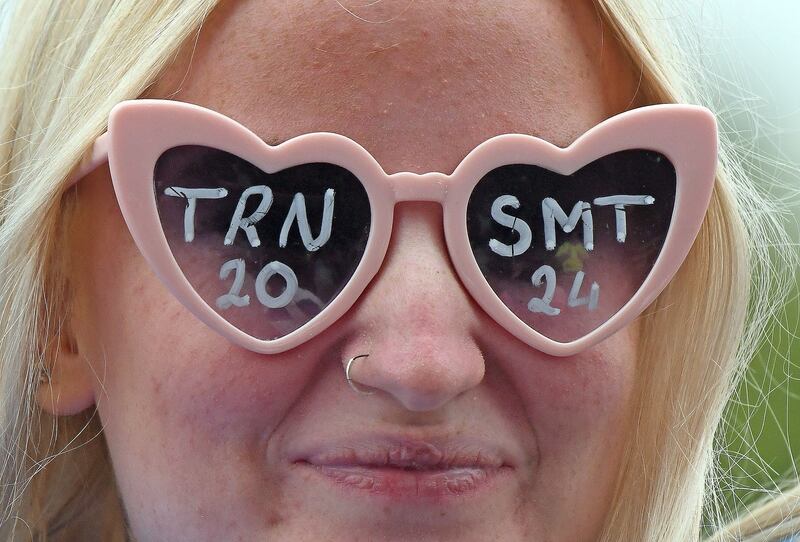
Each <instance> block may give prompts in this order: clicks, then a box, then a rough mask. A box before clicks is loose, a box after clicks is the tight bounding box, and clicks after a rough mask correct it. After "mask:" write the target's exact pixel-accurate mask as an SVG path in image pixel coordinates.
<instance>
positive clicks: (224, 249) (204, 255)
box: [154, 145, 370, 339]
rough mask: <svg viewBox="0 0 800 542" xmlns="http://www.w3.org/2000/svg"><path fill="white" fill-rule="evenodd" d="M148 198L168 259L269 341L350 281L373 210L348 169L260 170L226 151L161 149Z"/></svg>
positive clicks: (212, 301) (214, 303) (215, 303)
mask: <svg viewBox="0 0 800 542" xmlns="http://www.w3.org/2000/svg"><path fill="white" fill-rule="evenodd" d="M154 179H155V187H154V189H155V195H156V203H157V207H158V213H159V216H160V218H161V223H162V226H163V228H164V233H165V235H166V238H167V242H168V243H169V246H170V248H171V249H172V252H173V254H174V255H175V259H176V260H177V262H178V264H179V265H180V267H181V270H182V271H183V273H184V275H185V276H186V278H187V279H188V281H189V283H190V284H191V285H192V286H193V287H194V288H195V290H197V292H198V293H199V294H200V296H201V297H202V298H203V299H204V300H205V301H206V303H208V305H209V306H210V307H212V308H213V309H214V310H215V311H217V312H218V313H219V314H220V315H222V316H223V317H224V318H225V319H226V320H228V321H229V322H230V323H231V324H233V325H234V326H236V327H237V328H239V329H240V330H242V331H244V332H245V333H247V334H249V335H251V336H253V337H257V338H259V339H276V338H279V337H283V336H285V335H287V334H288V333H290V332H292V331H294V330H296V329H298V328H299V327H301V326H302V325H303V324H305V323H306V322H308V321H309V320H311V319H312V318H314V317H315V316H316V315H317V314H319V312H320V311H322V309H324V308H325V307H326V306H327V305H328V304H329V303H330V302H331V301H333V299H334V298H335V297H336V296H337V295H338V294H339V292H341V290H342V288H344V286H345V284H347V282H348V281H349V280H350V277H351V276H352V275H353V272H354V271H355V269H356V267H357V266H358V263H359V262H360V261H361V257H362V255H363V254H364V248H365V247H366V244H367V238H368V237H369V225H370V208H369V199H368V197H367V193H366V191H365V189H364V187H363V185H362V184H361V182H360V181H359V180H358V179H357V178H356V177H355V176H354V175H353V174H352V173H350V172H349V171H347V170H346V169H344V168H342V167H340V166H337V165H334V164H328V163H310V164H302V165H298V166H295V167H291V168H288V169H285V170H282V171H279V172H276V173H273V174H267V173H265V172H264V171H262V170H261V169H259V168H257V167H256V166H254V165H253V164H251V163H249V162H247V161H246V160H243V159H242V158H239V157H238V156H235V155H233V154H230V153H228V152H225V151H221V150H218V149H213V148H210V147H203V146H197V145H184V146H180V147H173V148H171V149H169V150H167V151H165V152H164V153H163V154H162V155H161V156H160V157H159V159H158V161H157V162H156V166H155V173H154Z"/></svg>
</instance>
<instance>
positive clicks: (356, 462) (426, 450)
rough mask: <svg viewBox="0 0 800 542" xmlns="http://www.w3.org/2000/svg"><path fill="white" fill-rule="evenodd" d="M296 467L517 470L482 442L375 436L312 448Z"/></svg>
mask: <svg viewBox="0 0 800 542" xmlns="http://www.w3.org/2000/svg"><path fill="white" fill-rule="evenodd" d="M292 462H293V463H298V462H305V463H310V464H312V465H316V466H325V467H367V468H381V467H383V468H398V469H410V470H449V469H457V468H473V469H486V470H488V469H499V468H501V467H513V464H512V462H511V458H510V456H509V454H508V453H506V452H505V451H504V450H503V449H501V448H499V447H497V446H495V445H492V444H490V443H488V442H486V441H483V440H479V439H467V438H462V437H459V438H455V439H453V438H446V437H433V438H426V439H418V438H407V437H402V436H387V435H371V436H364V437H360V438H351V439H340V440H335V441H328V442H325V443H320V444H316V445H311V446H309V447H308V448H306V449H305V451H304V452H301V453H297V454H294V456H293V457H292Z"/></svg>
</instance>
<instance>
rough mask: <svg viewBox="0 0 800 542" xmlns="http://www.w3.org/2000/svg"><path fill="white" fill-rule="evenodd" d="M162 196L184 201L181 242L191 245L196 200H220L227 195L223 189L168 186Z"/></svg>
mask: <svg viewBox="0 0 800 542" xmlns="http://www.w3.org/2000/svg"><path fill="white" fill-rule="evenodd" d="M164 194H166V195H167V196H172V197H176V198H185V199H186V210H185V211H184V212H183V240H184V241H186V242H187V243H191V242H192V241H193V240H194V213H195V210H196V209H197V200H198V199H220V198H224V197H225V196H227V195H228V191H227V190H225V189H224V188H184V187H181V186H168V187H167V188H166V189H165V190H164Z"/></svg>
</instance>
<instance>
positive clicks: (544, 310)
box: [528, 265, 600, 316]
mask: <svg viewBox="0 0 800 542" xmlns="http://www.w3.org/2000/svg"><path fill="white" fill-rule="evenodd" d="M584 276H585V274H584V272H583V271H578V272H577V274H576V275H575V278H574V279H573V280H572V288H571V289H570V291H569V297H568V298H567V305H568V306H569V307H572V308H575V307H580V306H582V305H586V308H587V309H589V310H590V311H593V310H595V309H596V308H597V303H598V301H599V298H600V285H599V284H597V283H596V282H592V285H591V287H590V288H589V295H588V296H585V297H578V294H579V293H580V290H581V286H582V285H583V277H584ZM542 280H544V282H545V285H544V287H545V288H544V295H542V297H532V298H531V300H530V301H528V310H529V311H531V312H536V313H541V314H545V315H547V316H558V315H559V314H561V309H559V308H558V307H554V306H553V305H552V303H553V297H554V296H555V293H556V271H555V269H553V268H552V267H550V266H549V265H542V266H541V267H539V268H538V269H537V270H536V271H534V272H533V275H531V282H532V283H533V286H534V287H537V288H538V287H540V286H541V285H542Z"/></svg>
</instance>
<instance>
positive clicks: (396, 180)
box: [389, 171, 447, 203]
mask: <svg viewBox="0 0 800 542" xmlns="http://www.w3.org/2000/svg"><path fill="white" fill-rule="evenodd" d="M389 180H390V181H391V184H392V190H393V192H394V197H395V202H397V203H400V202H403V201H434V202H438V203H444V198H445V195H446V194H447V175H445V174H444V173H438V172H431V173H424V174H421V175H420V174H418V173H411V172H408V171H404V172H401V173H395V174H393V175H389Z"/></svg>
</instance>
